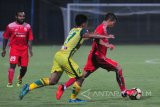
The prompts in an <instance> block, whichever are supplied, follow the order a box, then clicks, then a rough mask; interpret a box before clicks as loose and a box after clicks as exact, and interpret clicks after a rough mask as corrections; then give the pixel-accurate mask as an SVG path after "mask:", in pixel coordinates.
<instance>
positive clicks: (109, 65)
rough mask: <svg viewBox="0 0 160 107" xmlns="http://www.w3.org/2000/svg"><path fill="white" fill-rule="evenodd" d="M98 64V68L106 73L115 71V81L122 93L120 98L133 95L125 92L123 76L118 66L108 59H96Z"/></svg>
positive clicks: (130, 92) (127, 91)
mask: <svg viewBox="0 0 160 107" xmlns="http://www.w3.org/2000/svg"><path fill="white" fill-rule="evenodd" d="M98 60H99V62H100V66H101V67H102V68H104V69H106V70H108V71H115V73H116V80H117V83H118V85H119V88H120V90H121V93H122V97H126V96H127V95H131V94H133V91H132V90H131V91H130V90H127V89H126V85H125V79H124V76H123V71H122V68H121V67H120V65H119V64H118V63H117V62H116V61H113V60H111V59H109V58H104V59H98Z"/></svg>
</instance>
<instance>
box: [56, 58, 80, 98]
mask: <svg viewBox="0 0 160 107" xmlns="http://www.w3.org/2000/svg"><path fill="white" fill-rule="evenodd" d="M61 64H62V65H61V66H62V67H63V68H64V70H65V71H66V73H67V74H68V76H69V77H70V79H69V80H68V81H67V82H66V83H65V84H63V85H59V87H58V91H57V93H56V98H57V99H58V100H59V99H60V98H61V96H62V95H63V92H64V91H65V90H66V89H67V88H68V87H69V86H71V85H72V84H73V83H74V82H75V81H77V80H78V79H81V78H83V75H82V74H83V73H82V70H80V68H79V66H78V65H77V64H76V63H75V62H74V61H73V60H72V59H71V58H69V59H66V60H64V61H63V62H62V63H61ZM77 85H78V84H77ZM79 87H80V86H79Z"/></svg>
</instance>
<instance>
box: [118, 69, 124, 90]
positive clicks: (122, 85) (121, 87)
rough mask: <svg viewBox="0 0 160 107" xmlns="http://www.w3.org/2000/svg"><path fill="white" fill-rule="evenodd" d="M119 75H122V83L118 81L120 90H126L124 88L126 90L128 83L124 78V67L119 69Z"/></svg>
mask: <svg viewBox="0 0 160 107" xmlns="http://www.w3.org/2000/svg"><path fill="white" fill-rule="evenodd" d="M119 75H120V79H121V83H118V85H119V87H120V90H121V91H124V90H126V85H125V80H124V77H123V74H122V69H121V70H120V71H119Z"/></svg>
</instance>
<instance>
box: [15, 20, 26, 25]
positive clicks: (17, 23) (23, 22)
mask: <svg viewBox="0 0 160 107" xmlns="http://www.w3.org/2000/svg"><path fill="white" fill-rule="evenodd" d="M15 23H16V24H18V25H23V24H24V22H23V23H19V22H17V21H15Z"/></svg>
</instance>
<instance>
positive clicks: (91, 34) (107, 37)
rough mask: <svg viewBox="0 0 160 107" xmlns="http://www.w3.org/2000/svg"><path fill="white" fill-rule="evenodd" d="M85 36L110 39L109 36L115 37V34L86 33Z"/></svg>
mask: <svg viewBox="0 0 160 107" xmlns="http://www.w3.org/2000/svg"><path fill="white" fill-rule="evenodd" d="M83 37H84V38H96V39H109V38H113V39H114V36H113V35H107V36H106V35H99V34H97V33H93V32H91V33H85V34H84V35H83Z"/></svg>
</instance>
